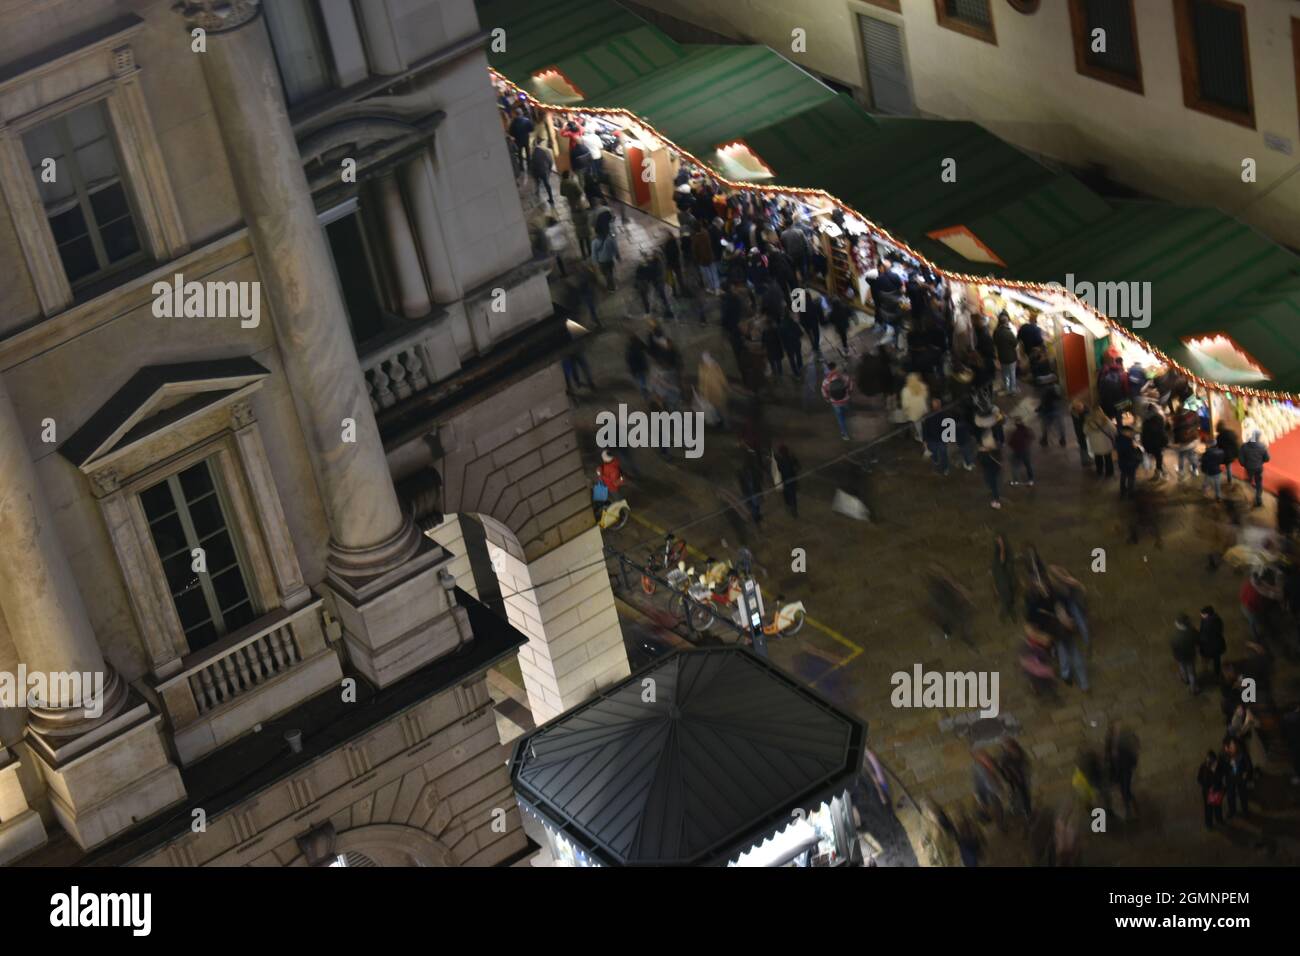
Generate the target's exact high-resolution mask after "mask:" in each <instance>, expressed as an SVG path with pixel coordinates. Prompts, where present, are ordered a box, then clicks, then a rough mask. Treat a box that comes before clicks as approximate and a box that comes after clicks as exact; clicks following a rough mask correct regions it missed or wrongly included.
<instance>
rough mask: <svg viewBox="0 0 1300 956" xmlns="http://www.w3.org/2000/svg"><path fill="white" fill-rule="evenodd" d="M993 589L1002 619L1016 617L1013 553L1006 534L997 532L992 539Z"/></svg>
mask: <svg viewBox="0 0 1300 956" xmlns="http://www.w3.org/2000/svg"><path fill="white" fill-rule="evenodd" d="M992 574H993V590H994V591H995V592H996V593H997V596H998V605H999V613H1000V615H1001V618H1002V620H1004V621H1014V620H1015V619H1016V568H1015V554H1014V553H1013V552H1012V550H1011V545H1010V544H1008V543H1007V536H1006V535H1004V534H1001V533H999V534H998V535H997V537H995V538H994V539H993V568H992Z"/></svg>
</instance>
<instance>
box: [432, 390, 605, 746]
mask: <svg viewBox="0 0 1300 956" xmlns="http://www.w3.org/2000/svg"><path fill="white" fill-rule="evenodd" d="M431 464H432V467H433V468H434V469H435V470H436V472H437V474H438V476H439V478H440V482H439V484H440V487H439V490H438V496H439V508H438V510H439V511H440V512H441V513H442V514H443V515H444V522H443V525H441V526H439V528H436V529H433V530H432V531H430V532H429V533H430V535H431V536H432V537H433V538H434V540H435V541H438V542H439V543H440V544H442V545H443V546H444V547H446V548H447V549H448V550H449V551H452V552H453V553H459V552H458V551H457V545H456V544H455V543H454V541H455V539H456V538H457V537H463V535H461V534H460V532H459V528H458V527H453V523H454V522H456V521H457V516H458V515H473V516H475V517H476V518H477V519H478V520H479V522H480V523H481V525H482V527H483V530H484V534H485V536H486V538H487V544H488V551H489V554H490V557H491V564H492V570H493V571H494V572H495V575H496V578H497V580H498V582H499V584H500V589H501V595H502V598H503V601H504V605H505V609H506V616H507V617H508V618H509V620H510V623H511V624H512V625H514V627H516V628H517V629H518V630H520V631H522V632H523V633H524V634H527V635H528V644H527V645H526V646H525V647H523V648H521V649H520V651H519V664H520V669H521V670H522V671H523V675H524V684H525V689H526V690H527V691H528V701H529V707H530V709H531V710H532V713H533V719H534V720H535V721H536V722H537V723H538V724H541V723H544V722H545V721H547V720H550V719H551V718H552V717H555V716H556V715H558V714H560V713H563V712H564V711H566V710H569V709H570V708H572V707H575V706H577V705H578V704H580V703H582V702H583V701H585V700H587V699H588V698H590V697H591V696H592V695H593V694H595V693H597V692H598V691H600V690H602V689H604V688H605V687H608V686H610V685H611V684H614V683H616V682H617V681H619V680H622V679H623V678H624V677H626V676H627V675H628V673H629V668H628V663H627V652H626V650H625V649H624V647H623V635H622V630H621V628H620V627H619V622H618V612H617V610H616V608H615V606H614V593H613V590H612V589H611V588H610V583H609V574H608V572H607V570H606V567H605V554H604V539H603V538H602V537H601V533H600V529H599V528H598V527H596V524H595V520H594V518H593V517H592V513H591V486H590V483H589V481H588V476H587V473H586V468H585V466H584V465H583V462H582V456H581V455H580V454H579V452H578V444H577V437H576V436H575V434H574V430H573V412H572V408H571V407H570V405H569V399H568V396H567V395H566V394H565V392H564V378H563V376H562V375H561V373H560V369H559V367H558V366H554V365H552V366H549V367H547V368H545V369H543V370H541V371H539V372H537V373H535V374H533V375H530V376H528V377H527V378H525V379H523V380H521V381H519V382H516V383H514V384H512V385H510V386H509V387H508V388H506V389H504V390H503V391H500V392H494V393H493V395H492V398H491V401H486V402H480V403H478V404H476V405H472V406H470V407H469V408H467V409H465V410H464V411H462V412H460V413H459V414H458V415H456V416H455V417H453V418H451V419H449V420H448V421H445V422H440V423H439V426H438V430H437V440H436V451H435V454H434V456H433V460H432V463H431ZM449 529H450V530H449ZM466 567H468V565H466ZM453 573H456V572H455V571H453Z"/></svg>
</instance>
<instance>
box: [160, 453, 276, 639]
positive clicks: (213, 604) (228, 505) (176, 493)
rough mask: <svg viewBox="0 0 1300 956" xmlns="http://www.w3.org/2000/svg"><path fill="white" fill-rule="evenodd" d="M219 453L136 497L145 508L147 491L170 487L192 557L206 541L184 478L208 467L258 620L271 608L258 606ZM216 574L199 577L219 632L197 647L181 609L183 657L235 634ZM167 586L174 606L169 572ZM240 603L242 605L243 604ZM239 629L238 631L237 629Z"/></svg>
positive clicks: (170, 474)
mask: <svg viewBox="0 0 1300 956" xmlns="http://www.w3.org/2000/svg"><path fill="white" fill-rule="evenodd" d="M219 454H220V451H219V450H217V451H216V452H215V453H214V454H212V455H211V456H209V457H204V458H200V459H199V460H198V461H193V462H190V461H187V462H186V463H185V464H184V465H183V466H181V467H176V468H173V469H171V470H170V471H169V472H168V473H167V474H166V475H163V476H156V477H158V480H157V481H155V482H154V483H153V484H152V485H149V486H148V487H146V488H141V489H140V490H139V491H138V492H136V493H135V496H136V498H137V500H140V501H141V507H142V508H143V498H142V496H143V495H144V494H145V493H146V492H148V491H151V490H152V489H154V488H157V487H160V486H163V485H165V486H166V487H167V490H168V493H169V494H170V495H171V498H172V505H173V506H174V507H175V509H176V516H177V518H178V519H179V521H180V523H181V530H182V534H183V536H184V538H185V542H184V544H185V547H184V550H185V551H186V552H188V553H189V554H190V555H193V553H194V549H195V548H196V547H202V542H201V541H200V540H199V536H198V531H197V529H195V527H194V518H193V516H192V514H191V513H190V502H189V500H188V499H187V498H186V497H185V492H184V489H183V488H182V487H181V484H180V476H181V474H183V473H184V472H186V471H189V470H190V469H192V468H194V467H195V466H197V465H204V466H206V467H207V469H208V477H209V479H210V480H211V482H212V493H213V494H214V495H215V496H216V499H217V505H218V507H219V508H220V509H221V520H222V531H224V532H225V534H226V535H227V536H228V537H229V538H230V546H231V549H232V550H233V551H234V553H235V563H234V565H232V567H234V568H237V569H238V571H239V575H240V580H241V581H242V582H243V585H244V593H245V594H246V595H247V601H248V604H249V606H250V608H251V609H252V612H253V619H254V620H256V619H257V618H258V617H261V616H262V615H263V614H265V613H266V610H267V609H262V608H259V607H258V596H257V592H256V589H255V588H254V587H253V586H252V584H251V583H250V582H251V580H252V575H251V574H250V573H249V571H250V564H251V562H250V560H249V556H248V549H247V546H246V545H245V543H244V540H243V534H242V533H241V530H240V528H239V525H238V521H237V519H236V518H235V516H234V514H235V509H234V505H233V502H232V500H231V497H230V493H229V491H228V489H227V488H226V482H225V480H224V479H223V478H222V475H221V468H220V465H219V463H218V461H217V456H218V455H219ZM145 518H146V521H147V520H148V513H147V512H146V515H145ZM149 530H150V534H149V541H150V544H151V545H152V546H153V549H154V556H155V557H156V558H157V559H158V564H159V566H160V567H161V566H162V564H163V561H164V560H165V557H164V555H163V554H162V553H161V552H160V551H159V549H158V542H157V539H156V538H154V536H153V529H152V526H150V529H149ZM214 533H215V532H214ZM173 557H174V555H173ZM225 570H229V568H226V569H223V571H225ZM215 573H216V572H214V571H213V569H212V568H209V569H208V570H207V571H206V572H204V573H203V574H201V575H200V576H199V588H200V590H201V591H202V592H203V599H204V604H205V605H206V606H207V610H208V615H209V620H210V621H211V623H212V625H213V630H215V631H216V636H215V637H214V638H213V639H212V640H210V641H208V642H207V643H205V644H203V645H202V646H201V647H197V648H196V647H194V646H193V645H192V644H191V643H190V640H189V637H188V636H187V630H186V627H185V622H184V621H183V620H180V610H179V608H178V609H177V610H176V617H177V619H178V620H180V625H181V632H180V635H179V640H180V643H181V644H183V645H184V648H183V650H182V656H184V655H185V654H193V653H195V652H196V651H200V650H203V648H206V647H210V646H211V645H213V644H215V643H216V642H217V641H219V640H221V639H222V638H223V637H226V636H227V635H228V634H230V632H231V628H230V627H228V626H227V625H226V623H225V612H226V610H227V609H225V608H222V607H221V602H220V599H219V598H218V597H217V593H216V589H215V588H214V587H213V584H212V578H213V577H214V575H215ZM163 587H165V588H166V589H167V591H168V593H169V594H170V595H171V598H172V602H173V605H174V604H175V600H176V595H175V594H174V593H172V591H171V586H170V585H169V584H168V583H167V582H166V575H165V573H164V576H163ZM240 603H241V604H242V603H243V602H240ZM236 606H238V605H236ZM202 623H203V622H200V624H198V625H195V627H199V626H201V625H202ZM243 626H244V625H242V624H241V625H240V627H243ZM192 629H193V628H191V630H192ZM235 630H238V628H235Z"/></svg>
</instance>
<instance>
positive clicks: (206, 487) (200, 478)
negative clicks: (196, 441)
mask: <svg viewBox="0 0 1300 956" xmlns="http://www.w3.org/2000/svg"><path fill="white" fill-rule="evenodd" d="M177 477H178V478H180V480H181V490H182V491H183V492H185V499H186V500H187V501H193V500H194V499H195V498H199V497H202V496H203V495H205V494H207V493H208V492H209V491H211V490H212V475H211V474H210V473H209V472H208V463H207V462H206V461H201V462H199V463H198V464H197V465H195V466H194V467H193V468H186V469H185V470H184V471H182V472H181V473H180V474H179V475H178V476H177Z"/></svg>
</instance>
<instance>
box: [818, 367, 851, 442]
mask: <svg viewBox="0 0 1300 956" xmlns="http://www.w3.org/2000/svg"><path fill="white" fill-rule="evenodd" d="M852 394H853V382H852V380H851V379H850V378H849V377H848V376H847V375H845V374H844V373H843V372H842V371H840V368H839V366H838V365H836V364H835V363H834V362H827V363H826V377H825V378H824V379H822V398H823V399H825V400H826V401H828V402H830V405H831V410H832V411H833V412H835V421H836V422H838V423H839V426H840V437H841V438H842V439H844V440H845V441H848V440H849V421H848V414H849V397H850V396H851V395H852Z"/></svg>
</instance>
